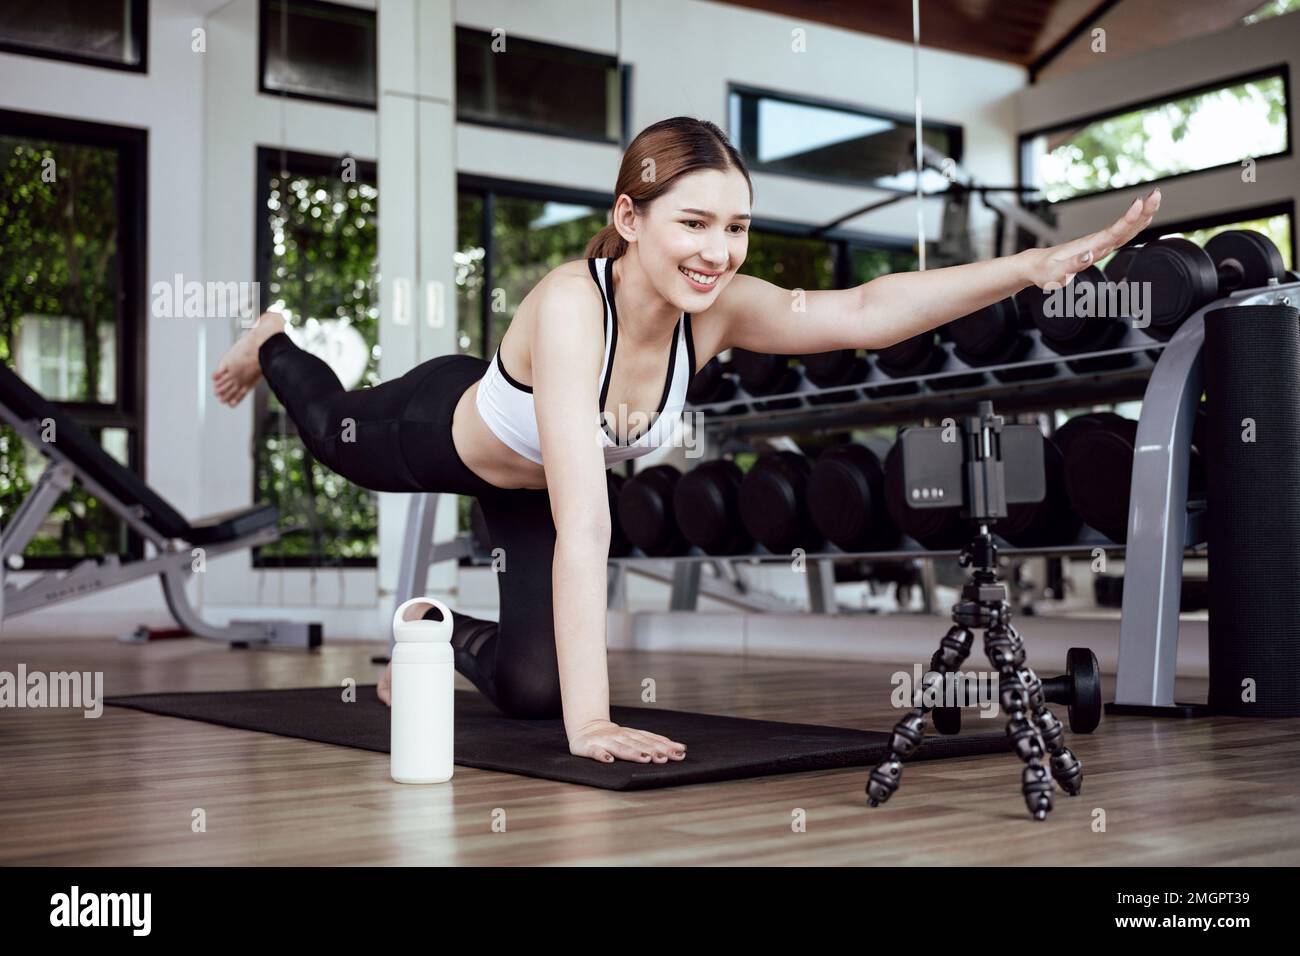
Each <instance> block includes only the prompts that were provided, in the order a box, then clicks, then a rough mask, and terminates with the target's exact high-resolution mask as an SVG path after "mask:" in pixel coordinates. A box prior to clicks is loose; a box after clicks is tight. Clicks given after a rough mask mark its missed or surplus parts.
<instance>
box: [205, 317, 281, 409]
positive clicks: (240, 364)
mask: <svg viewBox="0 0 1300 956" xmlns="http://www.w3.org/2000/svg"><path fill="white" fill-rule="evenodd" d="M283 331H284V316H283V315H281V314H280V313H279V312H263V313H262V314H261V315H260V316H258V318H257V322H256V324H254V326H253V327H252V328H251V329H249V330H248V331H247V332H245V333H244V334H243V335H241V336H240V337H239V339H238V341H236V342H235V344H234V345H232V346H231V347H230V348H229V349H228V350H227V351H226V354H225V355H223V356H221V361H220V362H218V363H217V370H216V371H215V372H213V373H212V385H213V388H212V390H213V391H214V392H215V393H216V396H217V399H218V400H219V401H220V402H221V403H222V404H223V405H229V406H231V407H232V408H233V407H234V406H236V405H238V404H239V403H240V402H241V401H243V398H244V396H245V395H247V394H248V393H249V391H250V390H251V389H252V388H253V386H254V385H256V384H257V380H258V379H259V378H261V377H262V368H261V366H260V365H258V363H257V350H258V349H259V348H261V346H262V343H263V342H265V341H266V340H267V339H269V338H270V337H271V336H273V335H275V333H276V332H283Z"/></svg>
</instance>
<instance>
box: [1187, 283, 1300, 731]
mask: <svg viewBox="0 0 1300 956" xmlns="http://www.w3.org/2000/svg"><path fill="white" fill-rule="evenodd" d="M1205 391H1206V427H1205V431H1206V449H1205V451H1206V456H1205V457H1206V472H1207V474H1206V479H1207V506H1206V507H1207V513H1206V519H1207V522H1208V529H1207V531H1208V542H1209V566H1210V575H1209V578H1210V693H1209V705H1210V707H1211V709H1212V710H1214V711H1215V712H1217V713H1222V714H1236V715H1239V716H1243V717H1296V716H1300V637H1298V634H1300V547H1297V545H1298V544H1300V493H1298V491H1297V490H1298V489H1300V311H1297V310H1296V309H1294V308H1292V307H1290V306H1276V305H1274V306H1270V305H1257V306H1240V307H1237V308H1227V309H1214V310H1212V311H1210V312H1208V313H1207V314H1206V317H1205ZM1247 419H1249V420H1250V423H1253V426H1254V435H1253V438H1254V440H1253V441H1247V440H1245V439H1246V438H1248V437H1251V436H1249V435H1247V434H1246V428H1247V427H1248V426H1247V425H1243V422H1246V420H1247ZM1248 680H1249V681H1252V682H1253V686H1254V695H1255V700H1254V702H1247V701H1243V700H1242V695H1243V685H1244V684H1245V682H1246V681H1248Z"/></svg>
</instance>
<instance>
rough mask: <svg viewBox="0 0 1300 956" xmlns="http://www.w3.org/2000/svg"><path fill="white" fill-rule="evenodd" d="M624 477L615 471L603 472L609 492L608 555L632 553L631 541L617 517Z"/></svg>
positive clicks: (615, 556)
mask: <svg viewBox="0 0 1300 956" xmlns="http://www.w3.org/2000/svg"><path fill="white" fill-rule="evenodd" d="M625 481H626V479H625V478H624V477H623V476H622V475H620V474H617V473H616V472H613V471H606V472H605V489H606V491H607V492H608V493H609V556H610V557H611V558H622V557H626V556H627V555H629V554H631V553H632V542H631V541H629V540H628V537H627V535H626V534H624V533H623V524H622V522H621V521H620V520H619V517H618V496H619V493H620V492H621V491H622V490H623V484H624V483H625Z"/></svg>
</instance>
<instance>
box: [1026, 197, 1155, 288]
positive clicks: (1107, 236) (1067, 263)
mask: <svg viewBox="0 0 1300 956" xmlns="http://www.w3.org/2000/svg"><path fill="white" fill-rule="evenodd" d="M1159 208H1160V190H1159V188H1156V189H1153V190H1151V192H1149V193H1147V195H1146V197H1145V198H1139V199H1134V200H1133V202H1132V204H1131V205H1130V206H1129V207H1128V209H1127V211H1125V213H1124V215H1122V216H1121V217H1120V218H1119V219H1117V220H1116V221H1115V223H1114V225H1111V226H1109V227H1107V228H1105V229H1102V230H1099V231H1098V232H1094V233H1091V234H1090V235H1087V236H1083V237H1082V238H1079V239H1073V240H1071V241H1070V242H1063V243H1061V244H1060V245H1059V246H1049V247H1047V248H1046V249H1026V250H1025V251H1024V252H1021V253H1019V255H1021V256H1023V257H1024V260H1025V263H1026V266H1025V269H1026V271H1025V279H1026V280H1027V282H1029V283H1030V284H1032V285H1036V286H1038V288H1040V289H1044V290H1047V291H1051V290H1052V289H1057V288H1061V287H1062V286H1065V285H1067V284H1068V283H1069V281H1070V280H1071V279H1073V278H1074V275H1075V273H1076V272H1081V271H1083V270H1084V269H1086V268H1088V266H1090V265H1092V264H1093V263H1095V262H1099V261H1101V260H1102V259H1104V258H1105V257H1106V256H1108V255H1110V254H1111V253H1112V252H1113V251H1115V250H1116V249H1118V248H1119V247H1120V246H1122V245H1124V244H1125V243H1126V242H1128V241H1129V240H1130V239H1132V238H1133V237H1134V236H1136V235H1137V234H1138V233H1139V232H1141V231H1142V230H1143V229H1145V228H1146V227H1147V226H1149V225H1150V224H1151V219H1152V217H1153V216H1155V214H1156V210H1157V209H1159Z"/></svg>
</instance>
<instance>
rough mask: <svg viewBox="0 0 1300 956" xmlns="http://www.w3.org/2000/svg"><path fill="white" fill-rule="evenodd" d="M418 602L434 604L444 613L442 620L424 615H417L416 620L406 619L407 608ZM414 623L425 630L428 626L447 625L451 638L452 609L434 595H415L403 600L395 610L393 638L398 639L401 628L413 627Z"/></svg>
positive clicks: (439, 626)
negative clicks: (426, 618)
mask: <svg viewBox="0 0 1300 956" xmlns="http://www.w3.org/2000/svg"><path fill="white" fill-rule="evenodd" d="M417 604H432V605H433V606H434V607H436V608H437V609H438V611H439V612H440V613H441V614H442V620H441V621H430V620H425V619H424V617H423V616H421V617H417V618H415V619H414V620H409V621H408V620H406V612H407V610H408V609H409V608H411V607H413V606H415V605H417ZM426 613H427V612H426ZM413 625H414V626H416V627H419V628H420V629H421V630H424V629H425V627H426V626H428V627H434V628H444V627H445V628H446V629H447V634H448V638H450V634H451V626H452V619H451V609H450V608H449V607H447V605H445V604H443V603H442V602H441V601H439V600H438V599H437V598H433V597H413V598H411V599H410V600H409V601H403V602H402V603H401V604H399V605H398V606H397V610H396V611H394V612H393V638H394V639H395V640H396V639H397V633H398V630H399V629H401V628H407V627H411V626H413Z"/></svg>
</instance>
